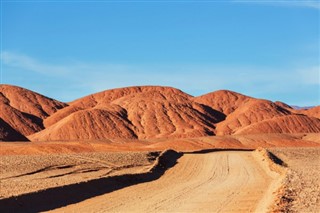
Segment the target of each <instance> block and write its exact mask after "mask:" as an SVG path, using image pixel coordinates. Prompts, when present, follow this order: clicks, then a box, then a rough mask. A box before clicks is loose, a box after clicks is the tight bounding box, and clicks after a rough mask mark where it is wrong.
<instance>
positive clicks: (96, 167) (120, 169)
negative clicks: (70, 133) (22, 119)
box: [0, 152, 159, 199]
mask: <svg viewBox="0 0 320 213" xmlns="http://www.w3.org/2000/svg"><path fill="white" fill-rule="evenodd" d="M158 155H159V153H157V152H118V153H114V152H110V153H77V154H49V155H8V156H0V171H1V173H0V188H1V190H0V199H2V198H6V197H11V196H17V195H21V194H26V193H30V192H35V191H39V190H44V189H47V188H53V187H59V186H64V185H69V184H73V183H79V182H84V181H89V180H92V179H98V178H103V177H107V176H111V175H121V174H128V173H130V174H134V173H140V172H143V171H145V170H148V168H149V167H150V166H151V165H152V164H153V162H154V160H155V159H156V157H157V156H158Z"/></svg>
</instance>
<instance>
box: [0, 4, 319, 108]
mask: <svg viewBox="0 0 320 213" xmlns="http://www.w3.org/2000/svg"><path fill="white" fill-rule="evenodd" d="M1 24H2V25H1V38H2V42H1V43H2V45H1V70H2V83H5V84H13V85H18V86H22V87H26V88H28V89H31V90H35V91H37V92H39V93H42V94H44V95H47V96H49V97H53V98H56V99H58V100H61V101H72V100H74V99H76V98H79V97H82V96H84V95H87V94H90V93H93V92H98V91H102V90H105V89H111V88H117V87H126V86H132V85H164V86H173V87H176V88H179V89H181V90H183V91H185V92H187V93H189V94H191V95H194V96H197V95H201V94H205V93H208V92H211V91H214V90H219V89H229V90H234V91H237V92H240V93H244V94H246V95H250V96H254V97H258V98H265V99H270V100H273V101H276V100H280V101H284V102H286V103H288V104H292V105H300V106H308V105H320V76H319V75H320V74H319V72H320V70H319V69H320V35H319V28H320V27H319V25H320V3H319V1H281V2H279V1H9V0H8V1H5V0H4V1H2V2H1Z"/></svg>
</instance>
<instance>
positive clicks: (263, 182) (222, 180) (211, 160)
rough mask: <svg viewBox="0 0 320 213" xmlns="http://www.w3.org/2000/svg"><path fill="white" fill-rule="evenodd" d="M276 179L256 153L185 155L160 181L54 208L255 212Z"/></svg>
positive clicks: (112, 210)
mask: <svg viewBox="0 0 320 213" xmlns="http://www.w3.org/2000/svg"><path fill="white" fill-rule="evenodd" d="M273 180H274V178H273V177H272V175H270V174H268V172H266V171H265V170H264V169H263V168H262V167H261V165H260V163H258V162H257V159H256V158H255V157H254V156H253V155H252V152H245V151H240V152H236V151H222V152H211V153H202V154H184V155H183V156H182V157H181V158H180V159H179V160H178V163H177V164H176V165H175V166H174V167H173V168H171V169H169V170H168V171H167V172H165V174H164V175H163V176H161V177H160V178H159V179H157V180H155V181H152V182H147V183H142V184H138V185H133V186H130V187H126V188H123V189H120V190H118V191H114V192H112V193H108V194H105V195H102V196H97V197H93V198H91V199H87V200H85V201H83V202H80V203H77V204H74V205H69V206H67V207H64V208H60V209H56V210H55V211H53V212H255V211H256V210H257V209H259V210H258V211H261V209H263V207H264V206H268V205H265V203H264V202H265V201H266V199H264V197H265V196H266V195H265V193H267V192H268V188H269V186H270V184H271V183H272V181H273Z"/></svg>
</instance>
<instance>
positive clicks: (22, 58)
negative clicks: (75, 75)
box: [1, 51, 69, 75]
mask: <svg viewBox="0 0 320 213" xmlns="http://www.w3.org/2000/svg"><path fill="white" fill-rule="evenodd" d="M1 62H2V63H3V64H4V65H7V66H10V67H15V68H19V69H22V70H28V71H32V72H38V73H41V74H47V75H56V74H60V75H61V74H67V73H69V67H66V66H60V65H51V64H45V63H42V62H39V61H38V60H36V59H34V58H32V57H29V56H27V55H23V54H16V53H12V52H7V51H4V52H1Z"/></svg>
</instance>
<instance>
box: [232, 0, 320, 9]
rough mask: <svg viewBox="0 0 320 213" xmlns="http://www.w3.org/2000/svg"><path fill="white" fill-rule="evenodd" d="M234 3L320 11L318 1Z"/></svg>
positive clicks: (247, 0) (251, 0) (237, 0)
mask: <svg viewBox="0 0 320 213" xmlns="http://www.w3.org/2000/svg"><path fill="white" fill-rule="evenodd" d="M232 2H233V3H247V4H259V5H269V6H280V7H304V8H310V9H317V10H320V2H319V1H318V0H235V1H232Z"/></svg>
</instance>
